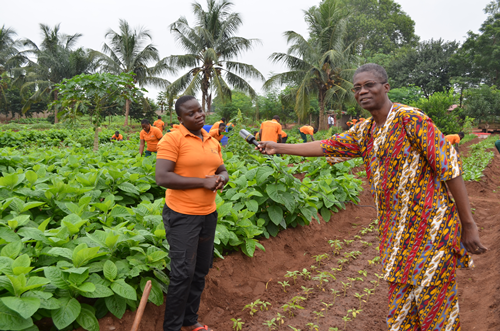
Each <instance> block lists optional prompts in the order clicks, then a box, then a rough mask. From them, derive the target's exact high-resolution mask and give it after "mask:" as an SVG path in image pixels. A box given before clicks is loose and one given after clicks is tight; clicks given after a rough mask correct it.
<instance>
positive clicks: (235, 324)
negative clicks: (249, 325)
mask: <svg viewBox="0 0 500 331" xmlns="http://www.w3.org/2000/svg"><path fill="white" fill-rule="evenodd" d="M231 321H232V322H233V330H235V331H241V329H242V328H243V324H245V322H242V321H241V318H238V319H236V318H231Z"/></svg>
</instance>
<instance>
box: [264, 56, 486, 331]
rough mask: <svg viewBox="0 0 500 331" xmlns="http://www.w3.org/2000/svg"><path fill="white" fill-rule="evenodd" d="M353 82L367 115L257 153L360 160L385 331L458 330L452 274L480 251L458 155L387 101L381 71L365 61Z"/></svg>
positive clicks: (417, 114) (427, 126)
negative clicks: (384, 289)
mask: <svg viewBox="0 0 500 331" xmlns="http://www.w3.org/2000/svg"><path fill="white" fill-rule="evenodd" d="M353 80H354V88H353V92H354V93H355V97H356V100H357V101H358V103H359V104H360V105H361V107H363V108H364V109H366V110H368V111H369V112H370V113H371V114H372V117H371V118H369V119H367V120H366V121H363V122H361V123H357V124H356V125H354V126H353V127H352V128H351V129H350V130H349V131H347V132H344V133H342V134H338V135H335V136H332V137H331V138H330V139H328V140H323V141H319V142H311V143H306V144H295V145H279V144H276V143H273V142H261V143H259V148H260V150H261V152H262V153H266V154H278V153H279V154H292V155H301V156H322V155H324V156H326V158H327V160H328V161H329V163H330V164H333V163H336V162H342V161H345V160H348V159H351V158H354V157H362V158H363V161H364V164H365V167H366V174H367V176H368V178H369V181H370V184H371V192H372V195H373V197H374V199H375V204H376V206H377V208H378V218H379V234H380V255H381V257H382V263H383V268H384V278H385V280H386V281H388V282H389V314H388V317H387V325H388V328H389V330H412V331H414V330H422V331H427V330H433V331H434V330H446V331H449V330H460V319H459V315H458V299H457V288H456V283H455V270H456V268H460V267H469V266H472V260H471V259H470V255H469V254H467V253H472V254H481V253H484V252H486V250H487V249H486V248H485V247H484V246H483V245H482V244H481V242H480V240H479V234H478V230H477V226H476V223H475V222H474V220H473V218H472V213H471V209H470V204H469V200H468V196H467V190H466V188H465V184H464V181H463V179H462V166H461V161H460V158H459V156H458V154H457V152H456V151H455V149H454V148H453V147H452V146H451V145H450V143H449V142H447V141H446V139H445V137H444V135H443V134H442V133H441V132H440V131H439V129H438V128H437V127H436V126H435V125H434V123H433V122H432V120H431V119H430V118H429V117H427V116H426V115H425V114H423V113H422V112H421V111H420V110H418V109H415V108H413V107H409V106H405V105H402V104H398V103H392V102H391V101H390V100H389V98H388V96H387V92H389V89H390V87H389V84H388V83H387V73H386V72H385V70H384V68H382V67H381V66H379V65H376V64H365V65H363V66H361V67H359V68H358V69H357V70H356V72H355V74H354V78H353ZM445 183H446V184H445ZM447 187H448V189H449V191H450V192H451V193H452V195H453V198H454V200H455V201H453V200H452V199H451V197H450V195H449V194H448V190H447Z"/></svg>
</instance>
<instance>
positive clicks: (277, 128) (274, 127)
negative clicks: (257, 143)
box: [259, 115, 283, 143]
mask: <svg viewBox="0 0 500 331" xmlns="http://www.w3.org/2000/svg"><path fill="white" fill-rule="evenodd" d="M279 121H280V117H279V116H278V115H274V116H273V119H272V120H270V121H264V122H262V124H261V125H260V131H259V137H260V140H262V141H275V142H278V143H280V142H281V136H282V132H283V131H282V129H281V124H280V122H279Z"/></svg>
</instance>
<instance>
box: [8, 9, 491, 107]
mask: <svg viewBox="0 0 500 331" xmlns="http://www.w3.org/2000/svg"><path fill="white" fill-rule="evenodd" d="M199 2H200V3H202V4H205V1H204V0H200V1H199ZM396 2H398V3H400V4H401V7H402V9H403V11H405V12H406V13H407V14H408V15H409V16H410V17H411V18H412V19H413V20H414V21H415V23H416V27H415V29H416V34H417V35H419V36H420V39H421V40H428V39H431V38H433V39H439V38H442V39H444V40H457V41H464V40H465V37H466V35H467V31H470V30H472V31H475V32H477V31H478V29H479V27H480V26H481V24H482V23H483V21H484V20H485V18H486V15H485V14H484V12H483V8H484V7H485V6H486V5H487V4H488V3H489V2H490V0H396ZM191 3H192V1H190V0H176V1H174V0H163V1H160V0H157V1H149V0H142V1H131V0H120V1H117V0H81V1H73V0H71V1H68V0H64V1H63V0H57V1H56V0H45V1H40V0H24V1H7V0H1V2H0V4H1V6H0V8H1V10H0V25H3V24H5V26H7V27H12V28H14V29H15V31H16V32H17V34H18V37H21V38H29V39H31V40H33V41H34V42H36V43H37V44H39V42H40V41H41V36H40V29H39V25H38V24H39V23H45V24H48V25H50V26H54V25H55V24H57V23H61V31H62V32H63V33H66V34H74V33H82V34H83V37H82V38H81V39H80V45H81V46H84V47H87V48H92V49H96V50H101V47H102V44H103V42H104V41H105V40H104V35H105V33H106V31H108V29H110V28H111V29H113V30H115V31H118V20H119V19H120V18H121V19H125V20H127V21H128V22H129V24H130V25H131V26H132V27H136V26H144V27H146V28H147V29H149V30H150V31H151V33H152V35H153V43H154V44H155V45H156V47H157V48H158V50H159V51H160V56H161V57H166V56H168V55H171V54H182V53H183V50H182V49H181V48H180V47H179V45H177V44H176V43H175V42H174V39H173V37H172V35H171V34H170V33H169V29H168V26H169V25H170V24H171V23H173V22H174V21H175V20H177V19H178V18H179V17H180V16H186V17H187V19H188V20H189V22H190V24H191V23H192V22H194V21H193V16H192V14H191ZM233 3H234V4H235V6H234V11H236V12H239V13H240V14H241V16H242V18H243V26H242V27H241V29H240V30H239V31H238V33H237V35H238V36H241V37H245V38H257V39H260V40H261V41H262V44H261V45H256V46H255V47H254V49H253V50H252V51H251V52H247V53H245V54H243V55H242V56H241V58H240V59H238V60H239V61H241V62H244V63H248V64H253V65H254V66H255V67H256V68H257V69H258V70H260V72H262V74H263V75H264V76H265V77H266V78H268V77H269V74H270V73H271V72H281V71H283V70H284V68H283V67H281V66H277V65H273V64H272V63H271V62H270V61H268V57H269V55H270V54H271V53H273V52H285V51H286V49H287V45H286V42H285V40H284V38H283V32H284V31H287V30H294V31H296V32H298V33H301V34H303V35H307V30H306V24H305V22H304V19H303V18H304V15H303V10H304V9H307V8H309V7H311V6H313V5H317V4H318V3H319V0H233ZM167 78H168V79H170V80H172V79H174V78H175V77H167ZM251 84H252V86H253V87H254V89H255V90H257V91H258V92H260V88H261V86H262V83H261V82H257V81H252V82H251ZM146 88H147V89H148V90H149V91H150V96H151V97H156V94H157V91H156V90H155V89H154V88H150V87H146Z"/></svg>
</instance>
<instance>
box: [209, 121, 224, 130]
mask: <svg viewBox="0 0 500 331" xmlns="http://www.w3.org/2000/svg"><path fill="white" fill-rule="evenodd" d="M221 123H224V122H222V121H217V122H215V123H214V125H212V128H211V129H210V130H212V129H215V128H217V129H218V128H219V124H221Z"/></svg>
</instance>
